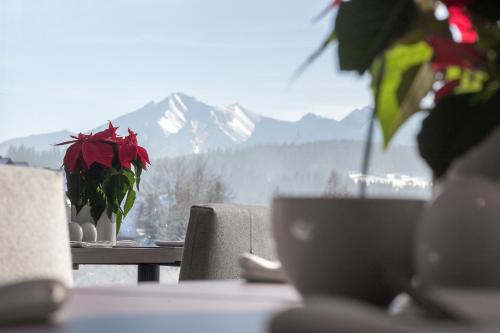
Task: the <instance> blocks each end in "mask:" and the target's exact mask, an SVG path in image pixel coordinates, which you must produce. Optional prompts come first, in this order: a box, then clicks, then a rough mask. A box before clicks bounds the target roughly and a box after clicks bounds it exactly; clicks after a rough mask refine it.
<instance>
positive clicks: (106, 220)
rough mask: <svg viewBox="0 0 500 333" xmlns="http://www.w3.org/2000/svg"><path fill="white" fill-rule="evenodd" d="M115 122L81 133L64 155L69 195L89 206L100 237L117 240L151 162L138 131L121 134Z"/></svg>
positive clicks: (77, 203) (78, 203)
mask: <svg viewBox="0 0 500 333" xmlns="http://www.w3.org/2000/svg"><path fill="white" fill-rule="evenodd" d="M117 129H118V127H114V126H113V124H112V123H111V122H109V126H108V128H107V129H105V130H103V131H101V132H98V133H95V134H92V133H90V134H82V133H80V134H78V135H77V136H72V138H73V140H70V141H66V142H62V143H59V144H58V145H68V144H69V145H70V146H69V147H68V148H67V150H66V154H65V156H64V170H65V172H66V180H67V192H66V195H67V197H68V198H69V200H70V201H71V204H72V205H73V206H74V207H75V208H76V211H77V212H80V211H81V210H82V208H84V207H88V208H89V209H90V215H91V218H92V220H93V222H94V223H95V224H96V225H97V233H98V235H97V239H98V240H108V241H111V242H116V234H117V233H118V231H119V230H120V225H121V222H122V220H123V219H124V218H125V216H127V214H128V213H129V212H130V210H131V209H132V206H133V205H134V202H135V198H136V192H135V190H134V187H135V188H136V189H137V190H139V184H140V180H141V174H142V171H143V170H145V169H146V168H147V166H148V165H149V164H150V162H149V157H148V153H147V151H146V149H144V148H143V147H141V146H139V144H138V142H137V134H136V133H134V132H133V131H132V130H130V129H129V130H128V136H125V137H122V136H120V135H118V134H117V132H116V130H117Z"/></svg>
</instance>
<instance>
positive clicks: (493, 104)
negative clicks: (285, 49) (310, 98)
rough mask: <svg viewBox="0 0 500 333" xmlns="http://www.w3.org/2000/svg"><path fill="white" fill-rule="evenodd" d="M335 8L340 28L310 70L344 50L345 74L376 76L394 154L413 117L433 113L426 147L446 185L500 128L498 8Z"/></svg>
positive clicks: (461, 0) (476, 3)
mask: <svg viewBox="0 0 500 333" xmlns="http://www.w3.org/2000/svg"><path fill="white" fill-rule="evenodd" d="M330 8H338V13H337V15H336V19H335V24H334V28H333V30H332V32H330V34H329V36H328V38H327V39H326V40H325V42H324V43H323V44H322V45H321V47H320V48H319V50H318V51H317V52H316V53H315V54H313V56H312V57H311V58H310V59H309V63H310V62H311V61H313V60H314V59H315V58H316V57H317V56H318V55H319V54H321V53H322V51H324V50H325V49H326V48H327V47H328V46H329V45H331V44H333V43H337V44H338V59H339V66H340V69H341V70H343V71H355V72H358V73H359V74H364V73H368V74H369V75H370V76H371V78H372V85H371V88H372V91H373V96H374V113H373V115H374V117H376V118H377V119H378V121H379V123H380V125H381V128H382V132H383V137H384V145H385V146H386V147H387V146H388V145H389V143H390V140H391V139H392V137H393V136H394V134H395V133H396V132H397V130H398V129H399V128H400V126H401V125H402V124H404V122H405V121H406V120H407V119H408V118H409V117H410V116H411V115H412V114H414V113H415V112H417V111H420V110H425V111H429V115H428V117H427V118H426V119H425V121H424V123H423V126H422V130H421V132H420V134H419V136H418V146H419V151H420V154H421V156H422V157H423V158H424V160H425V161H426V162H427V163H428V165H429V166H430V167H431V169H432V171H433V173H434V176H435V177H436V178H440V177H442V176H443V175H444V174H445V173H446V171H447V170H448V168H449V166H450V165H451V162H452V161H453V160H455V159H456V158H458V157H460V156H462V155H463V154H464V153H465V152H467V151H468V150H469V149H470V148H471V147H473V146H475V145H477V144H478V143H479V142H481V141H482V140H484V139H485V138H486V137H487V136H488V135H489V134H490V133H491V132H492V131H493V130H494V129H495V127H497V126H498V125H499V124H500V112H499V111H498V110H497V105H498V101H499V100H500V54H499V52H500V28H499V26H498V25H497V21H498V20H500V3H498V1H494V0H442V1H437V0H382V1H363V0H352V1H345V2H343V1H340V0H336V1H333V2H332V4H331V6H330ZM424 97H426V102H427V103H426V105H422V101H423V99H424ZM369 141H370V140H369Z"/></svg>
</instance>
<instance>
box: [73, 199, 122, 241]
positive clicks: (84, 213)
mask: <svg viewBox="0 0 500 333" xmlns="http://www.w3.org/2000/svg"><path fill="white" fill-rule="evenodd" d="M71 212H72V214H71V219H72V221H74V222H77V223H78V224H80V225H83V224H84V223H86V222H92V223H93V224H95V223H94V220H93V219H92V215H91V214H90V206H88V205H87V206H84V207H83V208H82V209H81V210H80V212H79V213H78V214H77V213H76V208H75V207H74V206H73V207H72V211H71ZM96 229H97V241H98V242H99V241H108V242H111V243H112V244H113V245H116V215H115V214H113V215H112V216H111V219H110V218H109V217H108V215H107V214H106V211H104V212H103V213H102V215H101V217H100V218H99V220H98V221H97V225H96Z"/></svg>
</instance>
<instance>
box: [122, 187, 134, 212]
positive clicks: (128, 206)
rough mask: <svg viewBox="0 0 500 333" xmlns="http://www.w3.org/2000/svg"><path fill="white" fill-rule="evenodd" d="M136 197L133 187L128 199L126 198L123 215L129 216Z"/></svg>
mask: <svg viewBox="0 0 500 333" xmlns="http://www.w3.org/2000/svg"><path fill="white" fill-rule="evenodd" d="M135 198H136V193H135V191H134V190H133V189H130V190H129V191H128V194H127V199H126V200H125V205H124V206H123V216H124V217H125V216H127V214H128V213H129V212H130V210H131V209H132V207H133V206H134V202H135Z"/></svg>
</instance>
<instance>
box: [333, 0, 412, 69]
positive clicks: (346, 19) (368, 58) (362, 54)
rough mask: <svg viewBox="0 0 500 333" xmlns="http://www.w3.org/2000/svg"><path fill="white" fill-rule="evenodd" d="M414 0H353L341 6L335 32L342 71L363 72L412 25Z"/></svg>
mask: <svg viewBox="0 0 500 333" xmlns="http://www.w3.org/2000/svg"><path fill="white" fill-rule="evenodd" d="M416 13H417V11H416V7H415V3H414V0H351V1H344V2H342V4H341V5H340V8H339V11H338V14H337V19H336V20H335V29H334V30H335V31H336V33H337V37H338V42H339V47H338V55H339V64H340V69H342V70H355V71H357V72H359V73H360V74H362V73H364V72H365V71H366V70H367V69H368V68H370V66H371V64H372V62H373V60H374V59H375V57H376V56H377V55H378V54H379V53H380V52H382V51H383V50H385V49H386V48H387V47H388V46H389V45H390V44H391V43H392V42H393V41H394V40H396V39H397V38H398V37H400V36H402V35H404V34H405V33H406V32H407V31H408V29H409V28H410V27H411V25H412V23H413V20H414V18H415V15H416Z"/></svg>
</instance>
